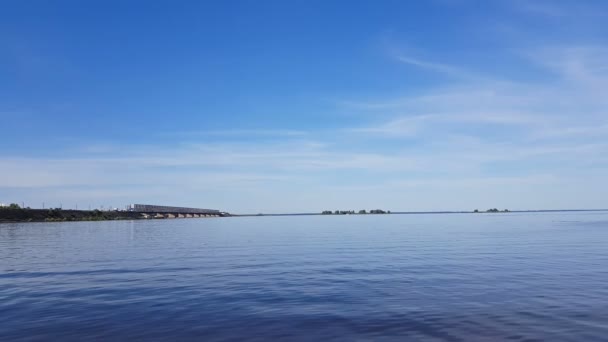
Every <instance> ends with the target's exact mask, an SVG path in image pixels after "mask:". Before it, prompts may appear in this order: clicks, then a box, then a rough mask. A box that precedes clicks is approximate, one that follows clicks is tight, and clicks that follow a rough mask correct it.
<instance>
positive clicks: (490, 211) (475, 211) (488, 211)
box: [473, 208, 510, 213]
mask: <svg viewBox="0 0 608 342" xmlns="http://www.w3.org/2000/svg"><path fill="white" fill-rule="evenodd" d="M473 212H474V213H483V212H484V211H479V210H478V209H475V210H473ZM485 212H486V213H510V211H509V209H505V210H498V209H496V208H492V209H488V210H486V211H485Z"/></svg>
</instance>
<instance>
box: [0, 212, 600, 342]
mask: <svg viewBox="0 0 608 342" xmlns="http://www.w3.org/2000/svg"><path fill="white" fill-rule="evenodd" d="M92 339H97V340H100V339H101V340H112V341H120V340H130V341H133V340H148V341H149V340H166V341H183V340H205V341H224V340H272V339H274V340H301V341H311V340H332V339H333V340H357V341H372V340H373V341H383V340H437V341H471V340H473V341H475V340H491V341H494V340H552V341H557V340H562V341H566V340H570V341H592V340H608V213H550V214H516V213H512V214H490V215H486V214H478V215H473V214H460V215H390V216H339V217H334V216H331V217H252V218H222V219H181V220H161V221H135V222H125V221H123V222H79V223H49V224H46V223H38V224H36V223H33V224H3V225H0V340H1V341H12V340H53V341H70V340H73V341H82V340H92Z"/></svg>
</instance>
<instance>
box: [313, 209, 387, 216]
mask: <svg viewBox="0 0 608 342" xmlns="http://www.w3.org/2000/svg"><path fill="white" fill-rule="evenodd" d="M390 213H391V211H390V210H387V211H384V210H382V209H373V210H370V211H369V212H368V211H367V210H365V209H361V210H359V211H358V212H355V211H354V210H335V211H331V210H324V211H323V212H321V215H355V214H358V215H366V214H390Z"/></svg>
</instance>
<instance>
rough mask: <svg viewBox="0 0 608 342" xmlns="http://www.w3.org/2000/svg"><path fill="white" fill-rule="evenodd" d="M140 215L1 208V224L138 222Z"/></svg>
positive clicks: (112, 212) (114, 212)
mask: <svg viewBox="0 0 608 342" xmlns="http://www.w3.org/2000/svg"><path fill="white" fill-rule="evenodd" d="M142 218H143V217H142V215H141V214H140V213H135V212H128V211H100V210H63V209H59V208H54V209H30V208H20V207H19V206H18V205H16V204H15V205H9V206H6V207H0V222H64V221H107V220H138V219H142Z"/></svg>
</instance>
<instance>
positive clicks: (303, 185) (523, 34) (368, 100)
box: [0, 0, 608, 213]
mask: <svg viewBox="0 0 608 342" xmlns="http://www.w3.org/2000/svg"><path fill="white" fill-rule="evenodd" d="M0 7H1V8H0V49H1V50H0V51H1V52H2V53H0V145H1V146H2V148H1V149H0V202H5V203H6V202H25V203H26V205H29V206H31V207H40V206H41V205H42V202H45V204H46V206H47V207H48V206H59V204H60V203H61V204H62V205H63V207H64V208H65V207H75V206H76V205H78V206H79V208H85V207H88V206H89V205H91V206H92V207H100V206H102V205H103V206H105V207H108V206H113V207H121V206H123V205H126V204H129V203H154V204H167V205H185V206H196V207H211V208H219V209H223V210H227V211H231V212H237V213H256V212H308V211H313V212H314V211H321V210H324V209H332V210H336V209H349V210H350V209H353V210H357V209H362V208H366V209H371V208H384V209H389V210H395V211H396V210H472V209H475V208H480V209H487V208H490V207H498V208H510V209H551V208H606V207H608V200H607V197H606V194H608V185H607V184H608V182H606V175H608V157H606V156H608V96H606V94H608V25H607V24H606V22H608V4H607V3H606V2H604V1H573V0H572V1H570V0H564V1H558V0H556V1H544V0H538V1H524V0H521V1H518V0H504V1H502V0H495V1H473V0H434V1H215V2H212V1H205V2H203V1H180V2H175V1H109V0H106V1H86V2H85V1H53V2H49V1H33V0H28V1H6V2H4V3H3V4H2V5H0Z"/></svg>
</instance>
